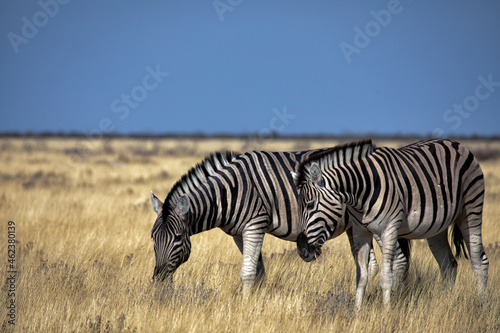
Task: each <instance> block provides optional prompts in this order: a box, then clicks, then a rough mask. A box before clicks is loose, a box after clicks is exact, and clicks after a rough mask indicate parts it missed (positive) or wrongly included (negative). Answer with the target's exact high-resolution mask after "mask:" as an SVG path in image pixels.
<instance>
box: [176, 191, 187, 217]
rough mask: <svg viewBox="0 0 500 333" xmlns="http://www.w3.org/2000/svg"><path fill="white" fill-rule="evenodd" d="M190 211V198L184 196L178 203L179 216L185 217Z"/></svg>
mask: <svg viewBox="0 0 500 333" xmlns="http://www.w3.org/2000/svg"><path fill="white" fill-rule="evenodd" d="M188 211H189V198H188V196H187V194H183V195H182V196H181V197H180V198H179V201H177V214H178V215H179V216H180V217H184V216H185V215H186V214H187V212H188Z"/></svg>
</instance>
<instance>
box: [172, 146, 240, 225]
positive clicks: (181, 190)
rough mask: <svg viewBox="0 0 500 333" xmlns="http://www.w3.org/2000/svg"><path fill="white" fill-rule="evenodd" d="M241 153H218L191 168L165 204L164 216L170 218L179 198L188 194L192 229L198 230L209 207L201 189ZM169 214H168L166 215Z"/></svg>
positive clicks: (176, 185) (178, 182)
mask: <svg viewBox="0 0 500 333" xmlns="http://www.w3.org/2000/svg"><path fill="white" fill-rule="evenodd" d="M238 155H239V153H235V152H229V151H224V152H216V153H213V154H211V155H209V156H207V157H206V158H205V159H204V160H203V161H201V162H200V163H198V164H197V165H196V166H194V167H193V168H191V169H190V170H189V171H188V172H187V173H186V174H185V175H183V176H182V177H181V179H180V180H178V181H177V182H176V183H175V184H174V186H173V187H172V189H171V190H170V192H169V194H168V196H167V198H166V199H165V202H164V204H163V212H164V213H163V216H164V218H165V217H166V216H168V211H170V210H172V209H175V207H176V206H177V202H178V200H179V198H180V197H181V196H182V195H183V194H188V195H189V198H190V200H191V203H190V207H191V212H190V214H191V218H190V219H189V220H190V222H192V223H190V225H189V227H190V229H191V230H192V231H193V229H197V227H196V226H194V225H193V224H195V222H196V221H198V220H199V219H200V218H203V217H204V215H203V214H205V213H204V208H206V206H207V205H208V204H207V203H206V202H205V201H206V198H204V196H203V195H200V193H201V192H200V189H201V188H205V187H206V183H207V179H208V178H209V177H211V176H213V175H214V174H216V173H217V172H218V171H219V170H220V169H222V168H223V167H225V166H226V165H228V164H229V163H231V162H232V161H233V160H234V159H236V157H237V156H238ZM165 212H167V213H165ZM164 222H165V221H164Z"/></svg>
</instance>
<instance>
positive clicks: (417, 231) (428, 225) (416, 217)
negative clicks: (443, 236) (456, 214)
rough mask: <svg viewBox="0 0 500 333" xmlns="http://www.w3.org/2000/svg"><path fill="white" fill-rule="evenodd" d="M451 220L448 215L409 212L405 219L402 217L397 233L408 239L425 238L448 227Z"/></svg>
mask: <svg viewBox="0 0 500 333" xmlns="http://www.w3.org/2000/svg"><path fill="white" fill-rule="evenodd" d="M452 222H453V220H452V219H451V218H449V217H448V218H446V217H444V216H433V215H431V214H429V215H424V216H421V214H419V213H415V212H414V213H409V214H408V215H407V217H406V219H403V221H402V223H401V226H400V227H399V230H398V235H399V236H400V237H404V238H408V239H419V238H425V239H427V238H430V237H433V236H436V235H438V234H440V233H442V232H443V231H445V230H446V229H448V227H449V226H450V224H451V223H452Z"/></svg>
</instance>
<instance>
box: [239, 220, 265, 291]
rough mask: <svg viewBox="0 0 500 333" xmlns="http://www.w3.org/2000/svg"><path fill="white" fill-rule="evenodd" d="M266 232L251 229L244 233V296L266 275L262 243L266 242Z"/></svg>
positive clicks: (242, 281)
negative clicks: (260, 264) (260, 263)
mask: <svg viewBox="0 0 500 333" xmlns="http://www.w3.org/2000/svg"><path fill="white" fill-rule="evenodd" d="M264 234H265V233H264V230H259V229H250V230H244V231H243V236H242V239H243V263H242V265H241V270H240V279H241V283H242V284H243V295H248V294H249V292H250V290H251V289H252V286H253V284H254V282H255V281H256V280H257V279H261V278H262V277H263V276H259V273H260V274H265V273H264V264H263V262H262V255H261V253H260V251H261V249H262V243H263V241H264ZM259 261H260V262H262V266H261V267H262V268H261V270H260V271H259Z"/></svg>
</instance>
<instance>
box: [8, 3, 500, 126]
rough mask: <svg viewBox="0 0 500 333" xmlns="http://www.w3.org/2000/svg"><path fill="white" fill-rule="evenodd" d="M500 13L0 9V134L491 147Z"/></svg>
mask: <svg viewBox="0 0 500 333" xmlns="http://www.w3.org/2000/svg"><path fill="white" fill-rule="evenodd" d="M499 17H500V2H499V1H493V0H489V1H480V2H478V1H439V2H438V1H417V0H413V1H409V0H402V1H394V0H390V1H364V2H361V1H356V2H354V1H326V0H319V1H248V0H220V1H218V0H216V1H213V0H209V1H142V2H139V1H117V0H115V1H78V0H72V1H68V0H40V1H2V2H1V3H0V32H1V33H0V36H1V39H0V132H6V131H17V132H27V131H29V132H41V131H58V132H59V131H62V132H76V133H87V134H88V135H99V134H100V133H124V134H127V133H146V132H147V133H179V134H185V133H200V132H201V133H206V134H216V133H228V134H240V133H246V134H255V133H261V134H267V133H270V132H271V131H274V132H276V133H278V134H283V135H289V134H319V133H321V134H333V135H342V134H367V133H374V134H420V135H429V134H433V135H434V136H450V135H474V134H479V135H499V134H500V37H499V36H500V19H499Z"/></svg>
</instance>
